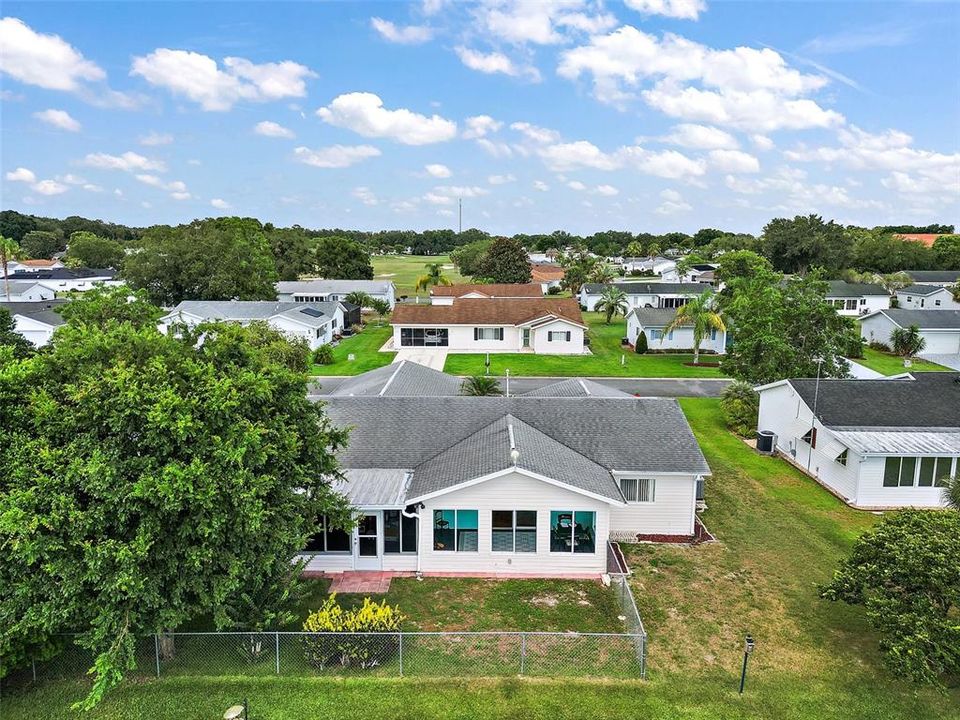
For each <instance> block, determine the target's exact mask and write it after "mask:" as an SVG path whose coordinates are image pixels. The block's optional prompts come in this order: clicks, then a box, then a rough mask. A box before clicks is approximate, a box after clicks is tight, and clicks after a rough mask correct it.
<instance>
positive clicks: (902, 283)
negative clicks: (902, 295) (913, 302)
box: [864, 272, 913, 295]
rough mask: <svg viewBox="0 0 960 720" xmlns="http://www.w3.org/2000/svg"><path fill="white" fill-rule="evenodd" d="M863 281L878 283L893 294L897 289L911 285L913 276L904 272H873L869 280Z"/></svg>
mask: <svg viewBox="0 0 960 720" xmlns="http://www.w3.org/2000/svg"><path fill="white" fill-rule="evenodd" d="M864 282H872V283H874V284H876V285H879V286H880V287H882V288H883V289H884V290H886V291H887V292H888V293H890V294H891V295H893V294H894V293H896V292H897V290H903V288H905V287H910V286H911V285H913V278H911V277H910V276H909V275H907V274H906V273H905V272H895V273H888V274H886V275H881V274H880V273H874V275H873V276H872V277H871V279H870V280H864Z"/></svg>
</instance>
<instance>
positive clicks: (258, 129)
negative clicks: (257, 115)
mask: <svg viewBox="0 0 960 720" xmlns="http://www.w3.org/2000/svg"><path fill="white" fill-rule="evenodd" d="M253 131H254V132H255V133H256V134H257V135H263V136H265V137H275V138H295V137H296V133H294V132H293V130H291V129H290V128H285V127H284V126H283V125H280V124H279V123H275V122H273V121H272V120H261V121H260V122H258V123H257V124H256V125H254V126H253Z"/></svg>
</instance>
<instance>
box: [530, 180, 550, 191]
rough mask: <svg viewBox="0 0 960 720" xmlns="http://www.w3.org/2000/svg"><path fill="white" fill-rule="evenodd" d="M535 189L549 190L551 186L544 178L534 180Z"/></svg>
mask: <svg viewBox="0 0 960 720" xmlns="http://www.w3.org/2000/svg"><path fill="white" fill-rule="evenodd" d="M533 189H534V190H538V191H540V192H547V191H548V190H549V189H550V186H549V185H547V184H546V183H545V182H544V181H543V180H534V181H533Z"/></svg>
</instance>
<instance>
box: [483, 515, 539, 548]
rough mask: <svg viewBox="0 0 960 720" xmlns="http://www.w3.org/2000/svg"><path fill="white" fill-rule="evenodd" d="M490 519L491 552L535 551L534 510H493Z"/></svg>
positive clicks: (535, 526)
mask: <svg viewBox="0 0 960 720" xmlns="http://www.w3.org/2000/svg"><path fill="white" fill-rule="evenodd" d="M490 519H491V538H490V543H491V544H490V547H491V549H492V550H493V552H518V553H535V552H536V551H537V511H536V510H494V511H493V512H492V513H491V518H490Z"/></svg>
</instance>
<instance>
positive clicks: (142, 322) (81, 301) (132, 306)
mask: <svg viewBox="0 0 960 720" xmlns="http://www.w3.org/2000/svg"><path fill="white" fill-rule="evenodd" d="M77 295H78V297H77V299H76V300H75V301H74V302H69V303H65V304H63V305H58V306H57V307H56V312H58V313H60V315H61V316H62V317H63V319H64V320H66V321H67V323H68V324H70V325H76V326H82V325H93V326H106V325H109V324H111V323H129V324H130V325H132V326H133V327H137V328H142V327H155V326H156V324H157V320H158V319H159V318H160V317H161V316H162V315H163V310H161V309H160V308H158V307H157V306H156V305H154V304H152V303H151V302H150V300H149V298H148V297H147V293H146V292H145V291H143V290H133V291H131V290H130V288H127V287H124V286H122V285H121V286H119V287H95V288H91V289H90V290H87V291H86V292H84V293H77Z"/></svg>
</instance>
